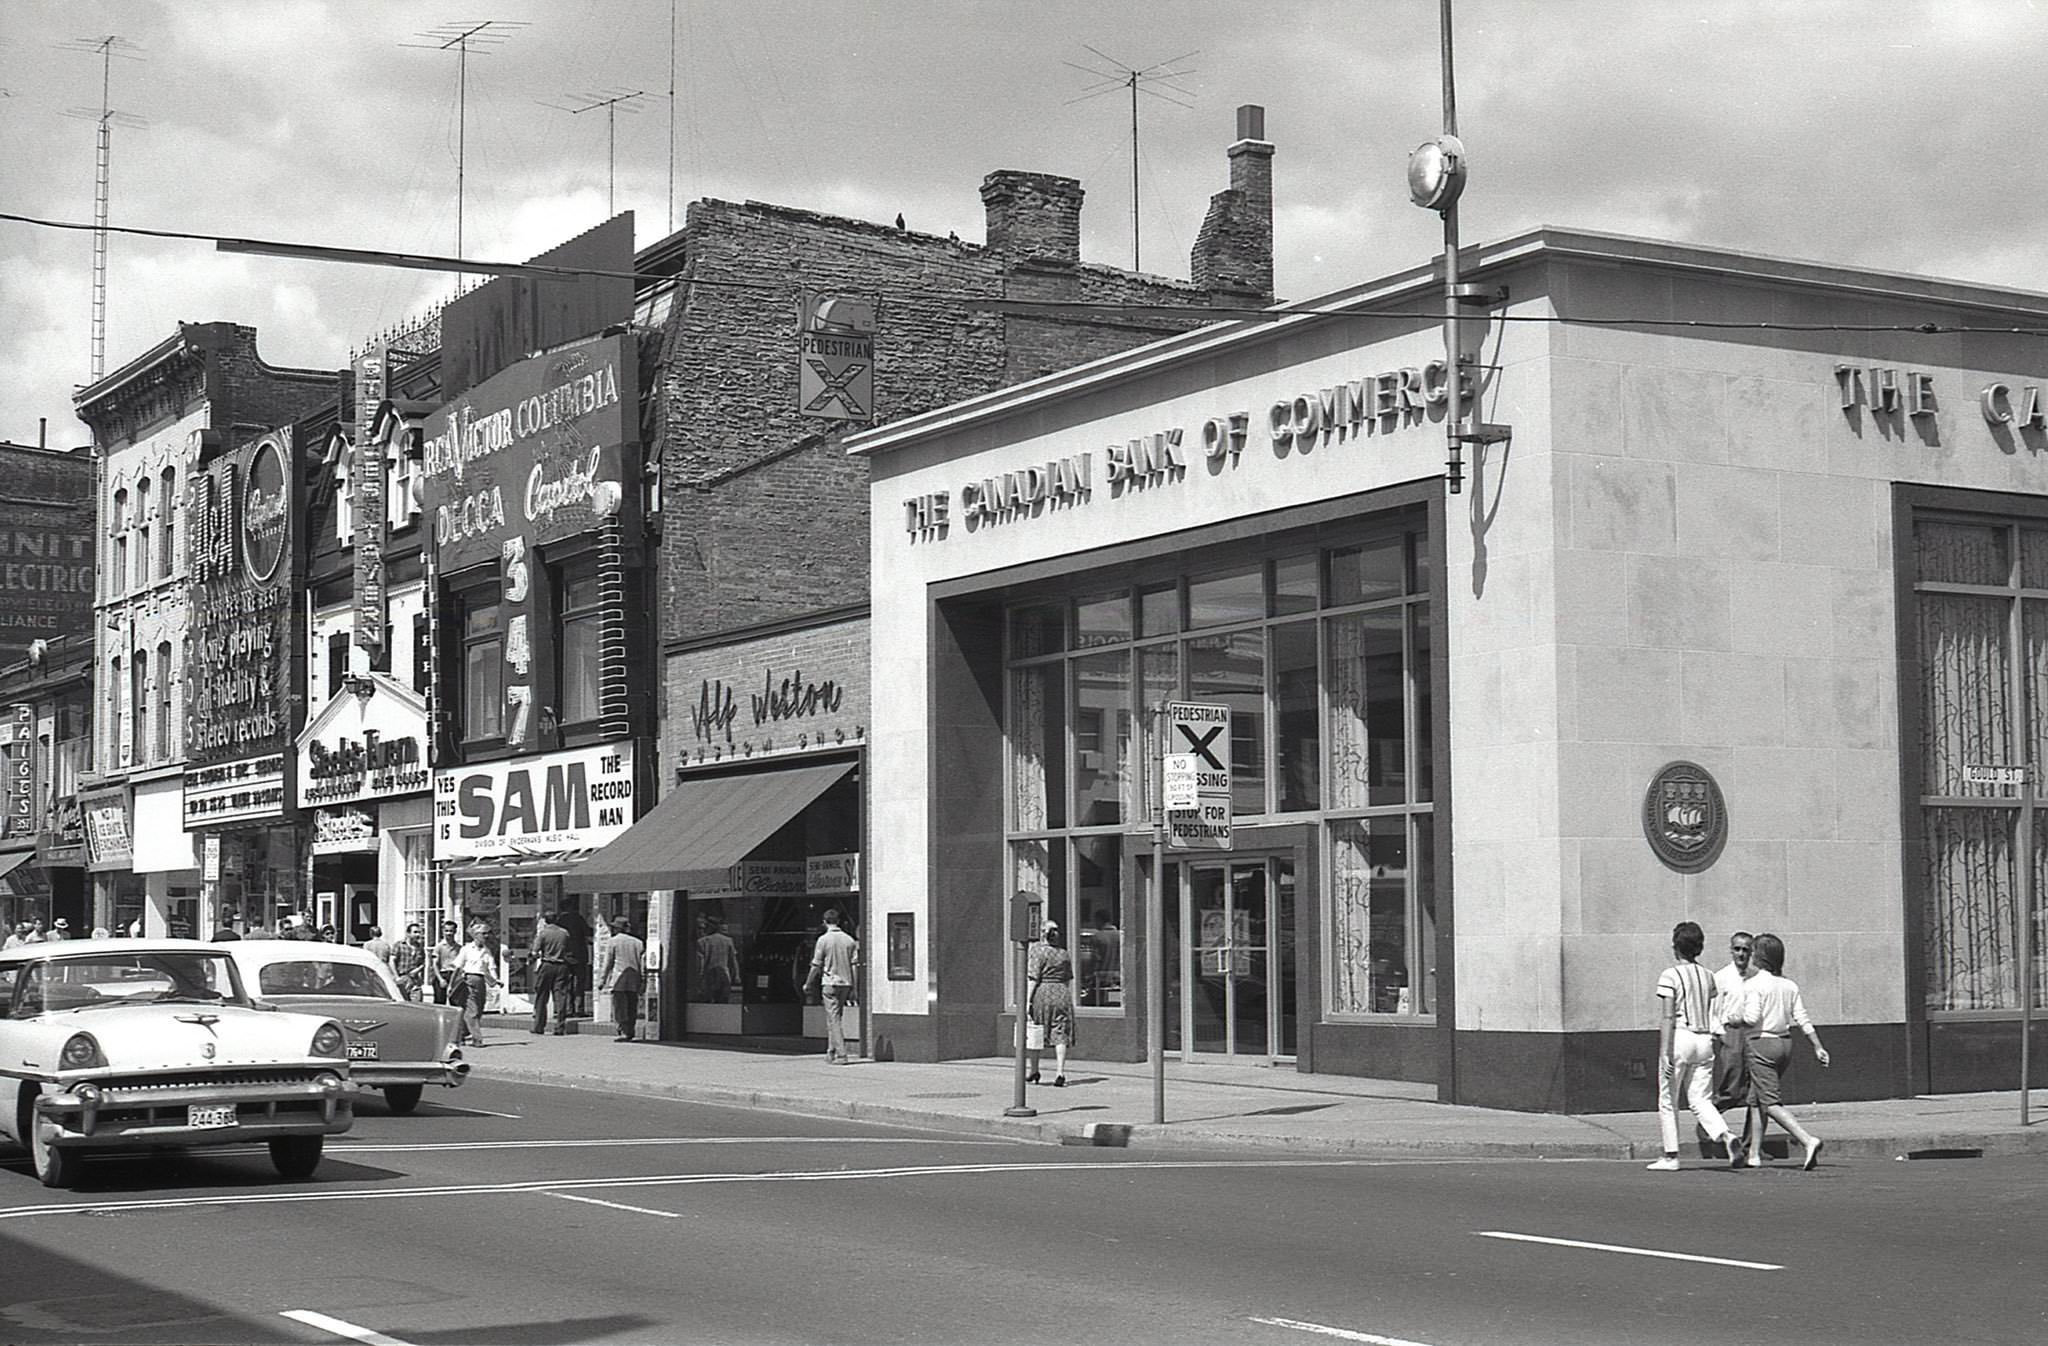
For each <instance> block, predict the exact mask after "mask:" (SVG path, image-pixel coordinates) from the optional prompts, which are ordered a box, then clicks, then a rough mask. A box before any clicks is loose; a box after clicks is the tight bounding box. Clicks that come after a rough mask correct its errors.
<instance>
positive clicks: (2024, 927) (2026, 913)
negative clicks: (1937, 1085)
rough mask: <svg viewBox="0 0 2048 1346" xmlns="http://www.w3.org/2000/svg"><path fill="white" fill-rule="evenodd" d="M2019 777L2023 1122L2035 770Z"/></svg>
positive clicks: (2030, 1004) (2029, 1039) (2030, 1001)
mask: <svg viewBox="0 0 2048 1346" xmlns="http://www.w3.org/2000/svg"><path fill="white" fill-rule="evenodd" d="M2020 770H2021V771H2022V772H2023V773H2025V774H2023V775H2022V776H2021V778H2020V853H2019V857H2018V859H2019V863H2018V864H2016V865H2015V866H2013V867H2014V868H2015V869H2017V870H2018V871H2019V889H2020V891H2019V899H2020V1125H2021V1126H2022V1127H2025V1126H2026V1125H2027V1124H2028V1123H2027V1102H2028V1099H2027V1095H2028V1093H2029V1092H2031V1084H2030V1082H2029V1080H2028V1077H2027V1066H2028V1049H2029V1048H2030V1047H2031V1046H2032V1044H2033V1038H2034V773H2033V770H2032V769H2031V768H2030V767H2022V768H2020Z"/></svg>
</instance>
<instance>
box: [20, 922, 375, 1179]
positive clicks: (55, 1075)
mask: <svg viewBox="0 0 2048 1346" xmlns="http://www.w3.org/2000/svg"><path fill="white" fill-rule="evenodd" d="M244 985H245V984H244V982H243V980H242V978H241V977H240V975H239V974H238V973H237V972H236V970H235V965H234V963H233V962H232V961H231V960H230V959H229V958H228V956H227V954H226V952H225V951H224V946H222V945H218V944H207V943H203V942H201V941H199V940H190V939H123V940H67V941H65V942H62V943H56V944H29V945H22V946H20V947H17V948H13V949H8V950H5V951H0V1091H6V1092H0V1131H4V1132H5V1133H6V1135H7V1137H8V1138H9V1139H11V1140H13V1141H16V1142H17V1143H19V1144H21V1145H22V1146H23V1147H25V1148H26V1149H27V1150H28V1151H29V1154H30V1155H31V1157H32V1158H33V1159H34V1160H35V1170H36V1176H37V1177H38V1178H39V1179H41V1180H42V1182H43V1185H44V1186H46V1187H65V1186H69V1185H70V1184H71V1182H72V1181H73V1179H74V1178H75V1177H76V1175H77V1169H78V1163H79V1161H80V1158H81V1156H82V1155H83V1154H84V1153H85V1151H87V1150H102V1151H105V1150H137V1149H154V1148H161V1147H169V1148H176V1149H188V1148H197V1147H200V1146H211V1145H246V1144H249V1143H251V1142H253V1141H258V1140H261V1141H266V1142H268V1144H269V1147H270V1158H271V1162H272V1163H274V1164H275V1165H276V1166H277V1171H278V1172H279V1173H281V1174H283V1175H284V1176H285V1177H287V1178H306V1177H310V1176H312V1173H313V1170H314V1169H315V1168H317V1167H318V1166H319V1163H320V1152H321V1148H322V1147H323V1145H324V1144H325V1142H326V1138H327V1137H328V1136H333V1135H339V1134H341V1133H342V1132H344V1131H346V1130H348V1129H349V1126H350V1124H351V1123H352V1122H353V1121H354V1119H355V1112H354V1107H353V1101H352V1099H353V1095H352V1094H351V1092H350V1087H349V1068H348V1055H347V1050H348V1038H347V1035H346V1034H345V1033H343V1031H342V1027H341V1025H340V1024H339V1023H337V1022H335V1020H334V1019H332V1018H330V1017H328V1016H325V1015H317V1014H311V1015H309V1014H287V1013H279V1012H277V1011H276V1010H274V1009H270V1008H267V1007H264V1006H260V1005H258V1004H257V1003H256V1002H255V1001H254V1000H253V999H252V998H251V997H250V996H249V994H248V993H247V992H246V990H245V989H244Z"/></svg>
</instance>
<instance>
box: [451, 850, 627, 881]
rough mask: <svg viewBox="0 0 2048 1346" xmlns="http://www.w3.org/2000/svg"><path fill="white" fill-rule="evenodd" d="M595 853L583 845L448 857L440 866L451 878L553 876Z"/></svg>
mask: <svg viewBox="0 0 2048 1346" xmlns="http://www.w3.org/2000/svg"><path fill="white" fill-rule="evenodd" d="M596 854H597V851H596V849H595V848H586V849H581V850H573V851H551V852H549V853H547V854H545V855H494V856H486V857H484V858H481V859H464V860H450V861H448V862H446V863H445V864H443V865H442V866H441V868H442V869H444V870H446V871H447V874H448V877H449V878H451V879H553V878H560V877H561V876H562V875H564V874H568V873H571V872H572V871H574V870H575V868H576V866H577V865H580V864H582V863H583V862H584V861H586V860H588V859H590V858H591V857H592V856H594V855H596Z"/></svg>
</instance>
